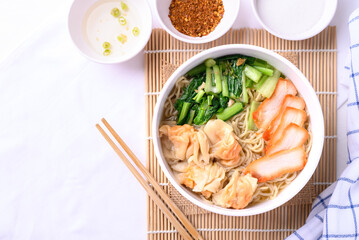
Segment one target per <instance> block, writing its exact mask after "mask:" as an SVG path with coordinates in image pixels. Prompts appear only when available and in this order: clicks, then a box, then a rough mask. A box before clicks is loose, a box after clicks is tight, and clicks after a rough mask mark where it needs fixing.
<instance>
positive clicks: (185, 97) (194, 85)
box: [175, 76, 204, 113]
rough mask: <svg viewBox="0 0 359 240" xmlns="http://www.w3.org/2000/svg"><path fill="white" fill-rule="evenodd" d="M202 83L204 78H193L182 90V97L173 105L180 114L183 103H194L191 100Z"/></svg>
mask: <svg viewBox="0 0 359 240" xmlns="http://www.w3.org/2000/svg"><path fill="white" fill-rule="evenodd" d="M203 82H204V77H203V76H202V77H197V78H193V79H192V81H191V82H190V83H189V85H188V86H187V87H186V88H185V89H184V91H183V94H182V96H181V97H180V98H179V99H177V101H176V103H175V108H176V110H177V111H178V112H179V113H180V112H181V110H182V105H183V103H184V102H190V103H192V102H195V101H194V100H193V98H194V97H195V96H196V95H197V93H196V91H195V90H197V89H198V87H199V86H201V84H202V83H203Z"/></svg>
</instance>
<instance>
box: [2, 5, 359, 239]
mask: <svg viewBox="0 0 359 240" xmlns="http://www.w3.org/2000/svg"><path fill="white" fill-rule="evenodd" d="M150 2H151V4H153V3H152V1H150ZM340 2H341V4H339V6H338V11H337V14H336V16H335V18H334V20H333V21H332V25H337V33H338V76H339V79H340V76H341V74H342V72H341V69H343V67H344V62H345V61H344V60H345V58H346V55H347V50H346V49H348V47H349V35H348V30H347V26H346V19H347V18H348V16H349V14H350V12H351V11H352V10H353V9H355V8H357V7H359V2H358V1H352V0H342V1H340ZM50 3H51V4H50ZM69 3H70V1H69V0H67V1H64V2H62V1H54V0H52V1H45V0H36V1H32V2H29V1H25V0H16V1H10V0H5V1H2V2H1V3H0V31H1V32H0V33H1V34H0V36H2V37H1V38H0V53H2V54H1V55H0V59H3V61H2V63H1V64H0V124H1V126H2V127H1V128H0V196H1V197H0V239H16V240H17V239H36V240H38V239H40V240H41V239H44V240H45V239H46V240H47V239H59V240H60V239H61V240H62V239H119V238H120V239H145V238H146V230H147V229H146V214H147V211H146V203H147V202H146V195H145V192H144V190H142V188H141V186H140V185H139V184H138V183H137V182H136V180H135V179H134V177H133V176H132V175H131V174H130V173H129V171H128V170H127V168H126V167H125V166H124V164H123V163H122V162H121V161H120V160H119V159H118V157H117V156H116V155H115V154H114V152H113V151H112V150H111V149H110V147H109V146H108V144H107V143H106V142H105V141H104V140H103V139H102V137H101V136H100V135H99V133H98V132H97V130H96V128H95V127H94V125H95V123H97V122H99V120H100V118H101V117H106V118H107V120H108V121H109V122H110V124H112V125H113V127H114V128H115V129H116V130H118V132H119V133H120V135H121V136H122V137H123V138H124V140H125V141H126V142H127V143H128V145H129V146H130V147H131V148H132V149H133V151H134V152H135V153H136V154H137V155H138V157H139V158H140V159H142V160H143V162H144V161H145V151H146V150H145V107H144V57H143V53H140V54H139V55H137V56H136V57H135V58H134V59H132V60H131V61H129V62H126V63H124V64H118V65H101V64H96V63H92V62H90V61H88V60H87V59H85V58H83V57H82V56H81V55H80V54H79V53H78V52H77V50H76V49H75V48H74V46H73V45H72V43H71V41H70V38H69V36H68V33H67V29H66V17H67V10H68V7H69ZM55 13H56V14H55ZM39 15H40V16H39ZM44 19H45V20H44ZM244 26H245V27H260V26H259V24H258V22H257V21H256V20H255V18H254V15H253V13H252V11H251V8H250V1H249V0H242V2H241V9H240V14H239V16H238V19H237V21H236V23H235V25H234V28H240V27H244ZM154 27H159V24H158V21H157V19H155V18H154ZM3 36H5V37H3ZM19 43H21V45H20V46H18V44H19ZM14 49H15V50H14ZM7 55H10V56H9V57H7V58H5V57H6V56H7ZM340 111H341V112H340ZM343 112H344V113H345V108H342V109H340V110H339V114H338V116H339V119H338V124H339V125H338V155H339V156H341V158H338V173H340V172H341V171H342V170H343V169H344V166H345V159H346V157H345V155H346V142H345V139H346V135H345V129H346V128H345V114H344V113H343ZM341 129H343V131H342V130H341Z"/></svg>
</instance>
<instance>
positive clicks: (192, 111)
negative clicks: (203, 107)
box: [187, 110, 196, 124]
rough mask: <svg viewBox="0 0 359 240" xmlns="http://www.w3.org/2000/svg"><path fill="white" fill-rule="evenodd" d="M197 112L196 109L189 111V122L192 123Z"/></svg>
mask: <svg viewBox="0 0 359 240" xmlns="http://www.w3.org/2000/svg"><path fill="white" fill-rule="evenodd" d="M195 113H196V111H195V110H191V111H189V118H188V121H187V124H192V122H193V118H194V114H195Z"/></svg>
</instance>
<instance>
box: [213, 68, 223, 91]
mask: <svg viewBox="0 0 359 240" xmlns="http://www.w3.org/2000/svg"><path fill="white" fill-rule="evenodd" d="M213 72H214V79H215V82H216V86H215V87H214V88H213V92H214V93H220V92H221V91H222V79H221V73H220V71H219V67H218V65H214V66H213Z"/></svg>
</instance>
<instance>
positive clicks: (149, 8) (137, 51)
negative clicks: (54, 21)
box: [66, 0, 153, 64]
mask: <svg viewBox="0 0 359 240" xmlns="http://www.w3.org/2000/svg"><path fill="white" fill-rule="evenodd" d="M77 1H79V0H73V1H72V3H71V6H70V8H69V11H68V13H67V19H66V21H67V23H66V26H67V32H68V34H69V35H70V38H71V42H72V44H73V46H75V48H76V49H77V51H78V52H80V54H81V55H82V56H84V57H85V58H87V59H89V60H91V61H93V62H96V63H102V64H116V63H123V62H126V61H128V60H130V59H132V58H134V57H135V56H136V55H137V54H138V53H140V52H141V51H142V50H143V49H144V47H145V46H146V45H147V43H148V40H149V39H150V37H151V34H152V27H153V22H152V11H151V7H150V5H149V3H148V1H147V0H140V1H142V2H144V4H145V5H146V7H145V8H146V9H147V12H148V13H149V20H148V21H146V22H148V23H149V27H150V30H149V31H148V34H147V35H145V36H143V39H144V41H143V44H140V45H138V46H136V47H135V48H133V51H131V52H130V53H129V54H128V55H126V57H124V58H121V59H115V58H114V59H113V60H112V61H101V60H100V59H98V58H94V57H92V56H89V55H87V54H86V53H85V52H83V51H82V50H81V49H80V47H79V46H78V45H77V44H76V42H75V40H74V37H73V34H72V32H71V25H72V24H73V23H72V22H71V20H70V18H71V15H72V11H73V8H74V5H75V3H76V2H77ZM99 1H101V0H96V1H94V2H93V3H92V4H91V5H90V7H91V6H92V5H93V4H95V3H96V2H99ZM86 11H88V9H86ZM82 20H83V19H82Z"/></svg>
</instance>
